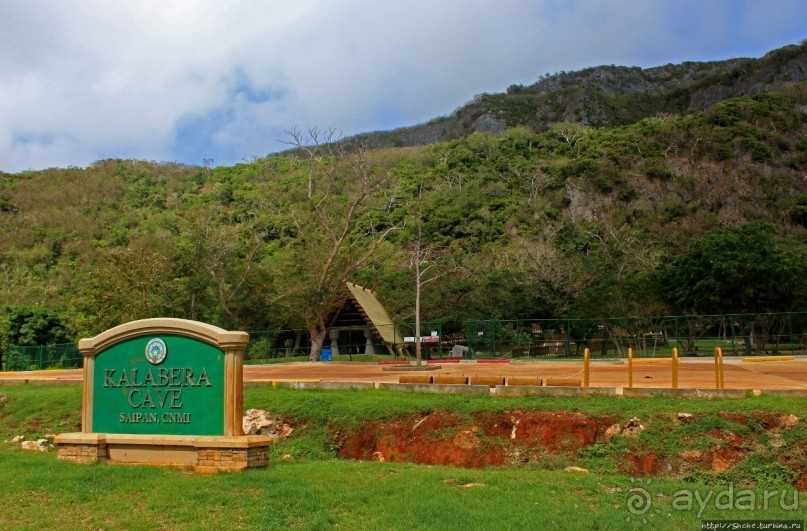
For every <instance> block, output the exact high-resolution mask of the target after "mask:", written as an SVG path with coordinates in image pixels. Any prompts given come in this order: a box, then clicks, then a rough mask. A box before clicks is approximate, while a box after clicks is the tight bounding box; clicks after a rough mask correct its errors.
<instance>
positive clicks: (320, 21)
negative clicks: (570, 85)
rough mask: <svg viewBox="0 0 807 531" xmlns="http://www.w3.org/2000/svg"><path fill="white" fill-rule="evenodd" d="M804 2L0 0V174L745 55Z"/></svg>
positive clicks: (237, 148) (275, 136)
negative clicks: (559, 77)
mask: <svg viewBox="0 0 807 531" xmlns="http://www.w3.org/2000/svg"><path fill="white" fill-rule="evenodd" d="M805 38H807V4H805V2H804V0H746V1H743V0H319V1H315V0H285V1H279V0H226V1H213V0H170V1H166V0H138V1H123V0H118V1H114V0H70V1H65V0H4V1H3V2H2V3H0V170H2V171H7V172H17V171H23V170H26V169H41V168H47V167H53V166H60V167H61V166H86V165H88V164H91V163H92V162H93V161H95V160H98V159H104V158H137V159H147V160H157V161H177V162H183V163H187V164H197V165H198V164H202V160H203V159H213V160H214V161H215V164H216V165H224V164H228V165H229V164H234V163H236V162H239V161H242V160H244V159H248V158H251V157H253V156H256V155H258V156H263V155H266V154H268V153H270V152H273V151H278V150H280V149H282V148H283V147H284V146H283V145H282V144H280V143H279V142H278V140H279V139H282V138H284V134H283V131H284V130H286V129H289V128H291V127H294V126H299V127H307V126H311V125H317V126H320V127H335V128H337V129H340V130H342V131H343V132H344V133H345V134H348V135H350V134H355V133H359V132H366V131H374V130H385V129H393V128H396V127H401V126H406V125H412V124H416V123H420V122H422V121H425V120H428V119H430V118H434V117H436V116H441V115H445V114H448V113H450V112H451V111H453V110H454V109H455V108H457V107H459V106H460V105H462V104H463V103H465V102H467V101H468V100H470V99H471V98H472V97H473V96H474V95H475V94H479V93H482V92H502V91H504V90H505V89H506V88H507V86H508V85H510V84H513V83H523V84H529V83H532V82H534V81H535V80H536V79H537V78H538V77H539V76H540V75H541V74H543V73H547V72H550V73H551V72H555V71H559V70H575V69H579V68H583V67H586V66H593V65H598V64H621V65H636V66H643V67H646V66H656V65H661V64H666V63H671V62H681V61H686V60H718V59H726V58H730V57H738V56H744V57H759V56H761V55H763V54H764V53H765V52H767V51H769V50H771V49H773V48H777V47H780V46H783V45H785V44H796V43H798V42H800V41H801V40H803V39H805Z"/></svg>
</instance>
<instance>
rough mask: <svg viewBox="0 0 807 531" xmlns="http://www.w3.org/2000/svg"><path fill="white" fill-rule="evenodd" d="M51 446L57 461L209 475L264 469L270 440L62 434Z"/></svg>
mask: <svg viewBox="0 0 807 531" xmlns="http://www.w3.org/2000/svg"><path fill="white" fill-rule="evenodd" d="M55 443H56V456H57V458H58V459H60V460H61V461H69V462H73V463H81V464H90V463H112V464H139V465H158V466H173V467H179V468H189V469H193V470H195V471H197V472H201V473H213V472H223V471H230V472H233V471H239V470H246V469H247V468H262V467H266V466H268V465H269V446H270V445H271V444H272V440H271V439H270V438H269V437H264V436H260V435H248V436H242V437H211V436H184V435H119V434H112V433H63V434H61V435H58V436H57V437H56V440H55Z"/></svg>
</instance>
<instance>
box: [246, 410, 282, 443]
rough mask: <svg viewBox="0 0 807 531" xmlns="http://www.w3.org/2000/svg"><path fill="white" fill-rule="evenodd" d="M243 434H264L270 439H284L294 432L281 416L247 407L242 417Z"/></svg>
mask: <svg viewBox="0 0 807 531" xmlns="http://www.w3.org/2000/svg"><path fill="white" fill-rule="evenodd" d="M241 424H242V428H243V430H244V435H266V436H267V437H270V438H271V439H272V440H275V441H276V440H279V439H286V438H288V437H290V436H291V434H292V433H294V428H292V427H291V426H290V425H288V424H287V423H285V422H283V420H282V419H281V418H278V417H273V416H271V415H270V414H269V413H267V412H266V411H264V410H262V409H248V410H246V412H245V414H244V418H243V419H242V422H241Z"/></svg>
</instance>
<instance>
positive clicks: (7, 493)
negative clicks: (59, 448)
mask: <svg viewBox="0 0 807 531" xmlns="http://www.w3.org/2000/svg"><path fill="white" fill-rule="evenodd" d="M0 392H2V393H5V394H6V395H7V396H8V401H7V402H5V404H2V405H0V438H2V440H6V439H9V438H10V437H11V436H13V435H16V434H18V433H24V434H25V435H27V436H28V438H33V437H34V436H37V435H40V434H42V433H44V432H45V431H53V432H59V431H74V430H75V429H76V424H77V422H78V420H79V417H80V412H79V410H80V403H81V393H80V390H79V389H77V388H56V387H33V386H15V387H6V388H0ZM245 403H246V404H245V405H246V407H260V408H263V409H268V410H271V411H273V412H274V413H277V414H281V415H285V416H288V417H294V418H296V419H299V420H303V421H305V422H306V428H305V429H302V428H301V429H298V430H297V431H296V432H295V435H294V436H293V437H292V438H290V439H289V440H287V441H284V442H283V443H281V444H278V445H277V446H276V447H274V448H273V450H272V456H273V462H272V464H271V465H270V467H269V468H268V469H265V470H250V471H248V472H244V473H238V474H218V475H213V476H202V475H197V474H193V473H187V472H182V471H178V470H173V469H159V468H150V467H139V466H108V465H89V466H87V465H84V466H82V465H74V464H70V463H63V462H59V461H57V460H56V457H55V455H54V454H53V453H50V454H33V453H29V452H23V451H21V450H17V449H15V448H14V447H13V446H12V445H11V444H9V443H0V528H3V529H43V528H49V529H51V528H57V529H113V528H122V529H153V528H164V529H178V528H181V529H221V528H233V529H241V528H259V529H263V528H306V529H309V528H323V527H336V526H338V527H342V528H348V529H378V528H380V529H466V530H468V529H479V528H483V527H485V528H492V529H552V528H559V529H625V528H628V529H643V528H644V529H647V528H652V529H700V521H701V520H702V519H707V518H708V519H745V520H748V519H768V520H769V519H799V520H803V519H804V518H805V514H807V494H805V495H804V496H802V497H804V498H805V500H799V497H798V494H797V493H795V491H794V490H793V488H792V487H790V486H789V485H787V484H784V483H781V484H780V483H777V481H776V478H772V479H770V481H766V482H763V483H758V484H757V486H756V487H755V489H756V490H754V491H751V490H747V488H746V487H745V486H744V485H743V484H740V483H734V482H732V481H730V480H727V479H726V478H719V477H718V478H712V479H710V478H707V477H691V478H687V479H681V478H653V479H650V480H648V479H645V478H642V479H636V478H631V477H629V476H627V475H624V474H619V473H615V472H613V471H612V470H611V469H610V467H609V466H608V465H607V464H605V465H602V466H600V465H598V464H597V462H596V461H597V456H596V452H590V453H589V456H588V460H587V461H584V462H583V463H582V466H586V467H587V468H590V469H591V471H592V472H591V473H589V474H585V473H580V472H566V471H564V470H563V469H562V468H559V467H553V466H540V465H525V466H518V467H507V468H488V469H461V468H451V467H439V466H426V465H414V464H406V463H375V462H372V463H371V462H354V461H340V460H337V459H335V458H334V457H333V455H334V453H333V449H331V448H329V447H328V440H329V439H328V437H327V433H326V431H327V430H326V426H327V425H334V424H335V425H338V426H342V427H344V428H346V429H349V428H350V427H353V428H355V427H357V426H359V425H360V423H361V422H362V421H363V420H367V419H384V418H394V417H396V416H398V415H401V414H405V413H411V412H413V411H431V410H435V409H447V410H453V411H457V412H460V413H463V412H467V413H470V412H476V411H498V410H505V409H516V408H524V409H527V408H533V409H567V410H580V411H583V412H586V413H588V414H604V413H611V414H613V413H620V414H621V415H623V416H625V417H630V416H634V415H635V416H639V417H642V418H649V417H651V416H653V415H656V414H659V413H670V412H672V413H674V412H677V411H688V412H691V413H702V414H704V415H707V417H706V418H709V417H708V415H709V414H711V413H715V412H717V411H729V410H731V411H747V410H755V411H779V412H793V413H796V414H797V415H799V416H800V417H801V416H803V411H805V406H807V401H806V400H804V399H795V400H794V399H780V398H775V397H756V398H750V399H745V400H715V401H705V400H673V399H646V400H644V399H643V400H638V399H637V400H627V399H618V398H612V397H585V398H584V399H566V398H554V397H525V398H513V399H510V398H508V399H504V398H498V399H497V398H494V397H489V396H480V397H472V396H460V395H425V394H423V395H420V394H413V393H412V394H410V393H395V392H382V391H354V392H336V391H300V390H293V389H279V388H277V389H272V388H248V389H246V390H245ZM284 453H289V454H292V455H294V457H295V459H294V461H285V462H282V461H280V460H279V459H278V457H279V456H280V455H282V454H284ZM640 489H641V490H640ZM696 491H697V495H696V494H695V492H696ZM766 495H767V497H768V501H767V508H766V505H765V497H766ZM752 498H753V499H752ZM794 499H795V500H796V501H797V502H800V505H799V506H798V507H794V506H793V501H794ZM629 503H631V505H630V506H631V507H633V512H631V510H629V507H628V504H629ZM751 505H753V506H754V509H753V510H752V509H751Z"/></svg>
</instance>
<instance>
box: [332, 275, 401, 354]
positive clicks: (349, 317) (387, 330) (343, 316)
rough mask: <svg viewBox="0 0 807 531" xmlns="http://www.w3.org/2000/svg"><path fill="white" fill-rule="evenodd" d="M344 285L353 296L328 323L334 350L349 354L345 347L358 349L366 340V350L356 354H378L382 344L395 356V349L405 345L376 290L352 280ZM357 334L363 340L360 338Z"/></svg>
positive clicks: (337, 352) (333, 352)
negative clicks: (354, 282)
mask: <svg viewBox="0 0 807 531" xmlns="http://www.w3.org/2000/svg"><path fill="white" fill-rule="evenodd" d="M345 285H346V287H347V290H348V292H349V293H350V297H349V298H348V300H347V301H345V304H344V305H343V306H342V307H341V308H340V309H339V310H338V311H337V312H336V313H335V314H334V316H333V318H332V319H331V323H330V325H329V326H328V338H329V339H330V348H331V353H332V354H339V353H340V352H341V353H342V354H347V353H348V352H345V350H346V348H357V347H358V346H359V343H363V345H364V347H363V352H356V353H362V354H377V353H378V352H377V351H378V348H377V346H379V347H381V348H386V350H387V351H388V352H389V353H390V354H392V355H395V354H396V353H397V352H396V349H400V348H401V347H402V346H403V344H404V338H403V334H402V332H401V331H400V330H399V327H397V326H395V322H394V321H393V320H392V317H390V314H389V312H388V311H387V309H386V308H385V307H384V305H383V304H382V303H381V301H380V300H378V297H377V296H376V293H375V291H373V290H370V289H367V288H366V287H363V286H359V285H358V284H353V283H351V282H346V283H345ZM357 337H358V338H360V339H363V341H359V340H357ZM357 350H362V349H358V348H357Z"/></svg>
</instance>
